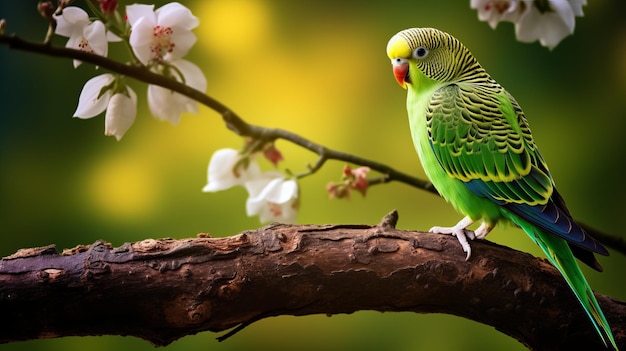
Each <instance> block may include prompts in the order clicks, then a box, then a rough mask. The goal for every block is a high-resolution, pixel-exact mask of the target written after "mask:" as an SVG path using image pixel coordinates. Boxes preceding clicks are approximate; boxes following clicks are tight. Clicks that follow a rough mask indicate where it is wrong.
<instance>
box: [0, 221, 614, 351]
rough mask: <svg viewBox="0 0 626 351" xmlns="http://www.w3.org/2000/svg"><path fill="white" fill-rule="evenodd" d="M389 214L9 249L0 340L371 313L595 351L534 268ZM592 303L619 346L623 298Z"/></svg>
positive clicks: (176, 334) (579, 317) (508, 252)
mask: <svg viewBox="0 0 626 351" xmlns="http://www.w3.org/2000/svg"><path fill="white" fill-rule="evenodd" d="M396 220H397V214H395V212H392V213H391V214H390V215H388V216H386V217H385V218H384V219H383V221H382V222H381V223H380V224H378V225H376V226H366V225H323V226H319V225H284V224H272V225H269V226H266V227H263V228H260V229H257V230H253V231H246V232H243V233H240V234H237V235H234V236H231V237H226V238H210V237H208V236H207V235H202V234H200V235H198V237H197V238H191V239H183V240H173V239H159V240H153V239H147V240H144V241H141V242H135V243H127V244H124V245H123V246H121V247H118V248H113V247H111V246H110V245H108V244H107V243H105V242H96V243H94V244H93V245H90V246H79V247H76V248H74V249H71V250H66V251H64V252H63V253H58V252H57V250H56V248H55V247H54V246H49V247H43V248H33V249H23V250H19V251H18V252H17V253H15V254H13V255H11V256H9V257H5V258H3V259H2V260H1V261H0V311H2V313H1V317H0V318H2V319H3V324H4V326H3V327H2V328H0V341H1V342H10V341H16V340H27V339H36V338H51V337H62V336H69V335H103V334H110V335H133V336H136V337H139V338H143V339H145V340H148V341H150V342H152V343H153V344H155V345H166V344H168V343H171V342H172V341H174V340H176V339H178V338H180V337H182V336H185V335H189V334H194V333H197V332H200V331H206V330H210V331H214V332H219V331H225V330H228V329H231V328H235V329H234V330H235V331H236V330H238V329H237V328H242V327H245V326H246V325H249V324H250V323H253V322H255V321H257V320H259V319H262V318H265V317H270V316H277V315H296V316H300V315H309V314H319V313H323V314H329V315H330V314H336V313H352V312H355V311H359V310H377V311H413V312H417V313H432V312H437V313H449V314H454V315H457V316H462V317H465V318H469V319H472V320H475V321H478V322H481V323H485V324H488V325H491V326H494V327H495V328H497V329H498V330H500V331H502V332H503V333H506V334H508V335H510V336H512V337H514V338H516V339H517V340H519V341H520V342H522V343H523V344H524V345H526V346H528V347H529V348H530V349H533V350H561V349H581V350H597V349H601V348H602V342H601V340H600V338H599V336H598V335H597V334H596V332H595V330H594V328H593V326H592V325H591V323H590V322H589V320H588V318H587V316H586V315H585V313H584V311H583V309H582V308H581V307H580V305H579V303H578V301H577V300H576V298H575V297H574V295H573V294H572V293H571V291H570V290H569V287H568V286H567V285H566V283H565V281H564V280H563V279H562V278H561V276H560V275H559V273H558V272H557V271H556V269H554V268H553V267H552V266H551V265H550V264H549V263H548V262H547V261H546V260H544V259H539V258H535V257H533V256H531V255H529V254H526V253H522V252H519V251H515V250H512V249H510V248H507V247H503V246H500V245H496V244H493V243H490V242H488V241H475V242H472V257H471V258H470V259H469V260H468V261H465V254H464V253H463V252H462V250H461V248H460V245H459V244H458V242H457V240H456V238H453V237H449V236H444V235H434V234H428V233H420V232H412V231H402V230H397V229H395V221H396ZM596 297H597V298H598V301H599V303H600V305H601V307H602V309H603V310H604V312H605V314H606V317H607V319H608V321H609V323H610V324H611V326H612V328H613V333H614V335H615V337H616V339H617V343H618V345H619V346H620V348H622V349H626V304H625V303H624V302H622V301H617V300H615V299H612V298H610V297H607V296H604V295H601V294H596ZM231 333H232V330H231ZM228 335H230V334H226V336H228Z"/></svg>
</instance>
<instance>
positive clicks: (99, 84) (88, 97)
mask: <svg viewBox="0 0 626 351" xmlns="http://www.w3.org/2000/svg"><path fill="white" fill-rule="evenodd" d="M114 79H115V78H114V77H113V75H112V74H109V73H105V74H101V75H99V76H95V77H93V78H91V79H90V80H88V81H87V82H86V83H85V86H84V87H83V90H82V91H81V92H80V96H79V98H78V107H77V108H76V111H75V112H74V117H78V118H91V117H94V116H96V115H98V114H100V113H102V111H104V110H105V109H106V107H107V105H108V103H109V98H110V96H111V93H110V92H105V93H104V94H102V96H100V92H101V91H102V88H103V87H105V86H106V85H109V84H111V83H112V82H113V80H114Z"/></svg>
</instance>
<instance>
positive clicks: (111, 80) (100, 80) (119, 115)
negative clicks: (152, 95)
mask: <svg viewBox="0 0 626 351" xmlns="http://www.w3.org/2000/svg"><path fill="white" fill-rule="evenodd" d="M114 84H115V77H114V76H113V75H112V74H109V73H105V74H101V75H99V76H95V77H93V78H91V79H90V80H88V81H87V82H86V83H85V86H84V87H83V90H82V91H81V92H80V96H79V98H78V107H77V108H76V111H75V112H74V117H78V118H82V119H87V118H92V117H95V116H97V115H99V114H101V113H102V112H103V111H104V110H106V114H105V117H104V134H105V135H107V136H111V135H112V136H115V138H116V139H117V140H118V141H119V140H120V139H121V138H122V137H123V136H124V134H125V133H126V131H127V130H128V129H129V128H130V126H131V125H132V124H133V122H134V121H135V117H136V116H137V94H135V92H134V91H133V89H131V88H130V87H128V86H126V87H125V89H126V90H125V92H121V91H117V92H114V86H113V85H114Z"/></svg>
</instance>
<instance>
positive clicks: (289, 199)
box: [246, 172, 299, 223]
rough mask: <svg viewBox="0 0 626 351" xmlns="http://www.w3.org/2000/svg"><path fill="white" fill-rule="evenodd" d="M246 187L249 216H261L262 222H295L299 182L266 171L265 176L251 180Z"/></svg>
mask: <svg viewBox="0 0 626 351" xmlns="http://www.w3.org/2000/svg"><path fill="white" fill-rule="evenodd" d="M246 188H247V189H248V193H249V194H250V197H248V200H247V201H246V213H247V214H248V216H259V219H260V221H261V222H264V223H265V222H282V223H294V222H295V221H296V216H297V214H298V206H299V201H298V183H297V182H296V181H295V180H293V179H290V180H285V179H284V176H283V175H282V174H281V173H277V172H266V173H265V174H264V176H263V177H260V178H258V179H255V180H252V181H249V182H247V183H246Z"/></svg>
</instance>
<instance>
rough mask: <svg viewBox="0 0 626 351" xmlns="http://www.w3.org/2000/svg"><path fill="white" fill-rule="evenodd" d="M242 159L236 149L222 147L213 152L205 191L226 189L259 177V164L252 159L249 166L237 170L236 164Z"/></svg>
mask: <svg viewBox="0 0 626 351" xmlns="http://www.w3.org/2000/svg"><path fill="white" fill-rule="evenodd" d="M240 160H241V155H240V154H239V152H238V151H237V150H235V149H220V150H217V151H215V152H214V153H213V156H211V161H209V167H208V171H207V174H208V176H207V178H208V179H207V185H206V186H205V187H204V188H203V189H202V191H203V192H216V191H220V190H226V189H229V188H231V187H233V186H236V185H243V184H244V183H245V182H247V181H249V180H250V179H254V178H257V177H258V176H259V175H260V174H261V170H260V168H259V165H258V164H257V163H256V162H254V161H250V162H249V164H248V167H247V168H239V169H236V170H235V166H236V165H237V163H238V162H239V161H240Z"/></svg>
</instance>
